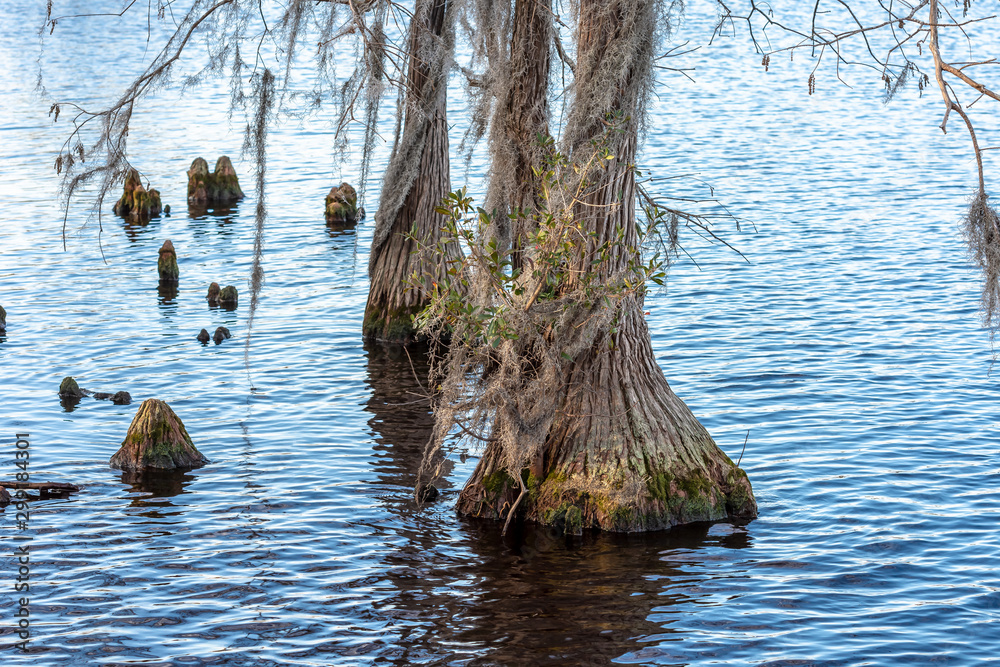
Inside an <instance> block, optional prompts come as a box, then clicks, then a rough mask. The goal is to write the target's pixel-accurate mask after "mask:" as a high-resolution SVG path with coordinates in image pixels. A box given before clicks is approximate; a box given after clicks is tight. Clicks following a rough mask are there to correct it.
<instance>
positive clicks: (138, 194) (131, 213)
mask: <svg viewBox="0 0 1000 667" xmlns="http://www.w3.org/2000/svg"><path fill="white" fill-rule="evenodd" d="M113 210H114V213H115V215H120V216H121V217H123V218H130V219H132V220H148V219H149V218H151V217H154V216H157V215H159V214H160V210H161V208H160V192H159V191H158V190H154V189H152V188H150V189H149V190H146V188H144V187H142V181H141V180H140V179H139V172H137V171H136V170H135V169H129V171H128V175H127V176H126V177H125V188H124V192H123V193H122V196H121V199H119V200H118V201H117V202H115V206H114V209H113Z"/></svg>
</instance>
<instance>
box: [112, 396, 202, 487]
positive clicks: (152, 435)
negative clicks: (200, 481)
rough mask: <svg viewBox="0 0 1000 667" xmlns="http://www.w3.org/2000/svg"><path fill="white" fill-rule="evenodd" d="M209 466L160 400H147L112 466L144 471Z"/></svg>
mask: <svg viewBox="0 0 1000 667" xmlns="http://www.w3.org/2000/svg"><path fill="white" fill-rule="evenodd" d="M206 463H208V459H206V458H205V457H204V456H203V455H202V453H201V452H199V451H198V450H197V449H196V448H195V446H194V443H193V442H191V436H189V435H188V433H187V430H186V429H185V428H184V424H183V423H181V420H180V418H179V417H178V416H177V415H176V414H175V413H174V411H173V410H171V409H170V406H169V405H167V404H166V403H164V402H163V401H161V400H158V399H155V398H147V399H146V400H145V401H143V402H142V405H140V406H139V409H138V410H137V411H136V413H135V417H134V418H133V419H132V424H131V425H130V426H129V427H128V433H126V434H125V440H123V441H122V446H121V449H119V450H118V451H117V452H115V455H114V456H112V457H111V467H112V468H119V469H121V470H129V471H136V472H141V471H144V470H174V469H177V468H195V467H198V466H202V465H205V464H206Z"/></svg>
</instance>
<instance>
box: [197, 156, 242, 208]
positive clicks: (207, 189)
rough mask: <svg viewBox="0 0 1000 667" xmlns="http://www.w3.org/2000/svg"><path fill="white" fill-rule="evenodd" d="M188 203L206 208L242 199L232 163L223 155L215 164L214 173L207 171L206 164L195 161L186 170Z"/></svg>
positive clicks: (202, 160) (199, 159)
mask: <svg viewBox="0 0 1000 667" xmlns="http://www.w3.org/2000/svg"><path fill="white" fill-rule="evenodd" d="M187 174H188V203H189V204H194V205H199V206H207V205H211V204H228V203H232V202H234V201H237V200H238V199H243V190H241V189H240V182H239V178H237V176H236V170H235V169H233V163H232V162H231V161H230V160H229V158H228V157H226V156H225V155H223V156H222V157H220V158H219V159H218V160H217V161H216V163H215V171H213V172H209V171H208V163H207V162H205V160H204V159H202V158H197V159H195V161H194V162H192V163H191V168H190V169H188V172H187Z"/></svg>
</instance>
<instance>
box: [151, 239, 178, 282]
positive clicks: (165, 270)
mask: <svg viewBox="0 0 1000 667" xmlns="http://www.w3.org/2000/svg"><path fill="white" fill-rule="evenodd" d="M156 270H157V272H158V273H159V274H160V282H161V283H176V282H177V281H178V280H180V277H181V272H180V269H179V268H178V267H177V253H176V251H174V244H173V243H172V242H171V241H170V239H167V240H166V241H164V242H163V245H162V246H161V247H160V258H159V259H158V260H157V262H156Z"/></svg>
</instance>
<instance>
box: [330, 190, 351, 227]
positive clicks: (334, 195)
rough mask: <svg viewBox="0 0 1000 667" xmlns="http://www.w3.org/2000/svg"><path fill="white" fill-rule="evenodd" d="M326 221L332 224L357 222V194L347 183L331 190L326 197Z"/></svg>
mask: <svg viewBox="0 0 1000 667" xmlns="http://www.w3.org/2000/svg"><path fill="white" fill-rule="evenodd" d="M326 221H327V222H328V223H333V224H336V223H355V222H357V221H358V193H357V191H356V190H355V189H354V188H353V187H352V186H351V185H350V184H349V183H341V184H340V185H338V186H335V187H333V188H331V189H330V192H329V194H327V195H326Z"/></svg>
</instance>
